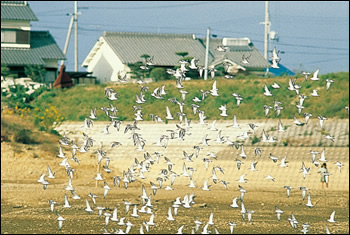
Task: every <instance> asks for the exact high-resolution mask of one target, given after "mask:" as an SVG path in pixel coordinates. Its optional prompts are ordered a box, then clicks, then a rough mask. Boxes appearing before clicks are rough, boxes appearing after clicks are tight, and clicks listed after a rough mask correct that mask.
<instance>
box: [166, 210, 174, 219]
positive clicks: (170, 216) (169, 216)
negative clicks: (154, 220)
mask: <svg viewBox="0 0 350 235" xmlns="http://www.w3.org/2000/svg"><path fill="white" fill-rule="evenodd" d="M167 220H170V221H174V220H175V218H174V217H173V215H172V213H171V207H169V210H168V217H167Z"/></svg>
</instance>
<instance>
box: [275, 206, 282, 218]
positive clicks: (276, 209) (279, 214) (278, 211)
mask: <svg viewBox="0 0 350 235" xmlns="http://www.w3.org/2000/svg"><path fill="white" fill-rule="evenodd" d="M275 212H276V213H277V220H278V221H280V220H281V214H283V211H282V210H281V209H279V208H278V207H277V206H275Z"/></svg>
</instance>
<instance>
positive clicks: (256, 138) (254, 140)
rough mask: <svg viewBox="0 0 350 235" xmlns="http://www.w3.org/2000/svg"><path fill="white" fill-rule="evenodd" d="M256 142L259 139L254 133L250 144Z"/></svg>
mask: <svg viewBox="0 0 350 235" xmlns="http://www.w3.org/2000/svg"><path fill="white" fill-rule="evenodd" d="M258 142H260V139H259V138H258V137H257V136H256V135H254V137H253V139H252V144H256V143H258Z"/></svg>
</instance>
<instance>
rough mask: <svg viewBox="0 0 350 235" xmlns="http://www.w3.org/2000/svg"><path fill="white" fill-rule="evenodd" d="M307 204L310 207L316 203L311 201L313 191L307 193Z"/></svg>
mask: <svg viewBox="0 0 350 235" xmlns="http://www.w3.org/2000/svg"><path fill="white" fill-rule="evenodd" d="M305 205H306V206H307V207H309V208H312V207H314V205H312V203H311V193H310V192H309V193H308V195H307V203H306V204H305Z"/></svg>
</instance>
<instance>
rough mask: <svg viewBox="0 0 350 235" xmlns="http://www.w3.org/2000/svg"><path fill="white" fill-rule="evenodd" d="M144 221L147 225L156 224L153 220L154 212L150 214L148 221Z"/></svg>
mask: <svg viewBox="0 0 350 235" xmlns="http://www.w3.org/2000/svg"><path fill="white" fill-rule="evenodd" d="M146 223H147V225H156V223H155V222H154V213H152V214H151V217H150V218H149V221H148V222H146Z"/></svg>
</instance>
